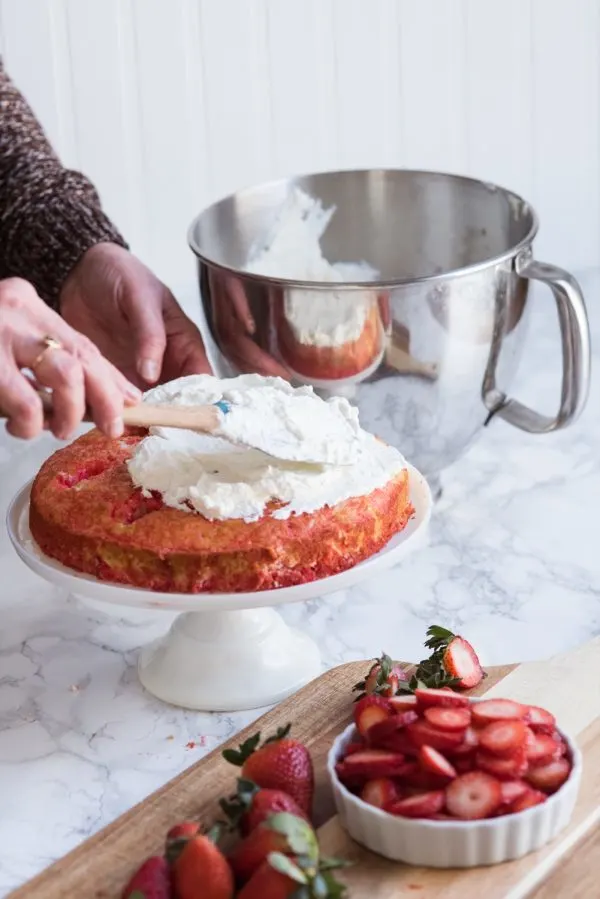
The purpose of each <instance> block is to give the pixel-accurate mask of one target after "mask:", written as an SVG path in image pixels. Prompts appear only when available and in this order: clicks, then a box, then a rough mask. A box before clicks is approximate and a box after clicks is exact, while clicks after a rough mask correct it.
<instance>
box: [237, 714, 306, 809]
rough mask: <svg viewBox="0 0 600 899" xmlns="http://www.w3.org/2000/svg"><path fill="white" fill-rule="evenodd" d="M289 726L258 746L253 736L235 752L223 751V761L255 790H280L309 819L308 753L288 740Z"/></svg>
mask: <svg viewBox="0 0 600 899" xmlns="http://www.w3.org/2000/svg"><path fill="white" fill-rule="evenodd" d="M290 728H291V725H290V724H288V725H287V726H286V727H283V728H280V729H279V730H278V731H277V733H276V734H275V735H274V736H273V737H269V738H268V739H267V740H265V742H264V743H263V744H262V746H260V745H259V744H260V733H258V734H254V736H253V737H250V738H249V739H248V740H246V741H245V743H243V744H242V745H241V746H240V748H239V749H226V750H225V751H224V752H223V757H224V758H225V759H226V760H227V761H228V762H231V763H232V764H233V765H238V766H239V767H241V769H242V775H243V777H244V779H245V780H251V781H252V782H253V783H255V784H257V785H258V786H259V787H263V788H264V789H269V790H282V791H283V792H284V793H287V794H288V796H291V797H292V799H294V800H295V802H297V804H298V805H299V807H300V808H301V809H302V811H303V812H304V813H305V814H307V815H310V811H311V808H312V800H313V791H314V772H313V764H312V760H311V757H310V753H309V751H308V749H307V748H306V746H303V744H302V743H300V742H299V741H298V740H292V739H291V738H290V737H288V734H289V732H290Z"/></svg>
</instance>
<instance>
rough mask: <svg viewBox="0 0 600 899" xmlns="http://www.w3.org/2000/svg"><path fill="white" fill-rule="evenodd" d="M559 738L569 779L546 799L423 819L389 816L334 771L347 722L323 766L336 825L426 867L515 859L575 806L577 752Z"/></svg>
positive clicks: (350, 733)
mask: <svg viewBox="0 0 600 899" xmlns="http://www.w3.org/2000/svg"><path fill="white" fill-rule="evenodd" d="M559 732H560V733H561V734H562V736H563V737H564V739H565V741H566V743H567V745H568V747H569V754H570V756H571V761H572V766H573V767H572V769H571V774H570V775H569V778H568V780H567V781H565V783H564V784H563V785H562V787H560V789H559V790H557V791H556V793H554V794H553V795H552V796H549V797H548V799H547V800H546V802H543V803H542V804H541V805H535V806H533V807H532V808H529V809H526V810H525V811H523V812H516V813H515V814H513V815H502V816H499V817H497V818H488V819H485V820H482V821H429V820H426V819H420V818H402V817H400V816H398V815H390V814H388V812H384V811H382V810H381V809H379V808H376V807H375V806H373V805H369V804H368V803H366V802H363V801H362V799H359V797H358V796H354V795H353V794H352V793H351V792H350V791H349V790H347V789H346V787H345V786H344V785H343V784H342V783H341V781H340V780H339V778H338V776H337V774H336V773H335V765H336V763H337V762H338V761H340V760H341V759H342V758H343V756H344V754H345V749H346V746H347V745H348V743H350V742H352V740H355V739H356V737H357V731H356V728H355V727H354V725H353V724H352V725H350V726H349V727H347V728H346V730H345V731H344V732H343V733H342V734H340V736H339V737H338V738H337V739H336V740H335V742H334V743H333V746H332V747H331V749H330V750H329V755H328V757H327V770H328V774H329V779H330V781H331V785H332V788H333V795H334V799H335V804H336V807H337V812H338V815H339V817H340V821H341V824H342V826H343V827H344V828H345V830H347V832H348V833H349V834H350V836H351V837H352V839H353V840H355V841H356V842H357V843H360V844H361V845H362V846H365V847H366V848H367V849H370V850H371V851H372V852H376V853H377V854H378V855H383V856H385V858H389V859H391V860H392V861H397V862H404V863H405V864H407V865H415V866H419V867H426V868H475V867H478V866H480V865H496V864H499V863H500V862H506V861H510V860H511V859H516V858H521V857H522V856H524V855H527V854H528V853H530V852H534V851H535V850H536V849H540V848H541V847H542V846H544V845H545V844H546V843H548V842H550V840H553V839H554V837H555V836H557V835H558V834H559V833H560V831H561V830H563V829H564V828H565V827H566V826H567V824H568V823H569V821H570V820H571V816H572V814H573V811H574V809H575V803H576V801H577V795H578V793H579V786H580V783H581V771H582V767H583V762H582V757H581V752H580V751H579V749H578V748H577V746H576V745H575V742H574V741H573V740H572V739H571V738H570V737H569V736H568V734H565V733H564V732H563V731H559Z"/></svg>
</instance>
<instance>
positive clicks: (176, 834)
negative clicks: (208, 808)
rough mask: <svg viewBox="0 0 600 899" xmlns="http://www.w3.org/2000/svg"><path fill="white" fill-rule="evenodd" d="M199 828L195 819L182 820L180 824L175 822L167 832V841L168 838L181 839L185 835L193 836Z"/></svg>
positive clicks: (185, 836)
mask: <svg viewBox="0 0 600 899" xmlns="http://www.w3.org/2000/svg"><path fill="white" fill-rule="evenodd" d="M199 830H200V825H199V824H198V822H197V821H183V822H182V823H181V824H175V825H173V827H172V828H171V829H170V830H169V831H168V833H167V842H169V841H170V840H181V839H186V838H187V837H195V836H196V834H197V833H198V831H199Z"/></svg>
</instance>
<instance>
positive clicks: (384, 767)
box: [344, 749, 406, 780]
mask: <svg viewBox="0 0 600 899" xmlns="http://www.w3.org/2000/svg"><path fill="white" fill-rule="evenodd" d="M344 767H345V770H346V772H347V774H348V777H349V778H350V779H351V780H352V779H353V778H355V777H361V778H362V779H363V780H371V779H372V778H374V777H400V775H401V774H402V772H403V771H404V769H405V767H406V762H405V759H404V756H403V755H401V754H400V753H399V752H388V751H387V750H385V749H365V750H364V751H363V752H355V753H354V754H353V755H349V756H347V757H346V758H345V759H344Z"/></svg>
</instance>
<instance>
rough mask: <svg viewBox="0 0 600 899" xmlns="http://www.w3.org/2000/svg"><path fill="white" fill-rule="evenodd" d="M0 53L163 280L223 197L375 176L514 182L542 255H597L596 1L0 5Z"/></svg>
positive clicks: (64, 151)
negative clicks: (325, 175)
mask: <svg viewBox="0 0 600 899" xmlns="http://www.w3.org/2000/svg"><path fill="white" fill-rule="evenodd" d="M0 49H1V52H2V54H3V55H4V58H5V63H6V66H7V68H8V70H9V72H10V73H11V75H12V76H13V78H14V79H15V81H16V82H17V84H18V85H19V86H20V87H21V89H22V90H23V91H24V93H25V94H26V96H27V97H28V99H29V101H30V102H31V104H32V105H33V107H34V109H35V111H36V112H37V114H38V115H39V117H40V119H41V120H42V122H43V124H44V126H45V127H46V129H47V132H48V134H49V136H50V138H51V140H52V141H53V142H54V144H55V146H56V147H57V149H58V151H59V152H60V154H61V156H62V158H63V160H64V161H65V163H67V164H68V165H70V166H73V167H76V168H80V169H82V170H83V171H85V172H86V173H87V174H88V175H89V176H90V177H91V178H92V179H93V180H94V182H95V184H96V186H97V187H98V189H99V191H100V193H101V195H102V198H103V201H104V204H105V207H106V209H107V211H108V212H109V214H110V215H111V216H112V217H113V218H114V220H115V221H116V222H117V224H118V225H119V226H120V227H121V229H122V230H123V232H124V233H125V235H126V236H127V238H128V239H129V240H130V242H131V244H132V246H133V248H134V249H135V250H136V251H137V252H138V253H139V254H140V255H141V256H142V258H144V259H145V260H146V261H147V262H149V263H150V264H151V265H152V266H153V267H154V268H155V269H156V270H157V271H158V272H159V273H160V274H161V275H162V276H163V277H165V278H167V279H168V280H170V281H171V283H173V282H175V283H181V282H182V279H183V278H184V277H185V278H187V277H188V274H189V272H190V271H191V258H190V254H189V251H188V249H187V246H186V227H187V225H188V223H189V221H190V220H191V219H192V217H193V216H194V214H195V213H196V212H198V211H199V210H200V209H201V208H203V207H204V206H206V205H207V204H209V203H211V202H212V201H214V200H215V199H218V198H219V197H220V196H222V195H224V194H226V193H229V192H230V191H233V190H235V189H236V188H238V187H240V186H245V185H247V184H251V183H254V182H259V181H261V180H265V179H270V178H274V177H278V176H281V175H285V174H290V173H294V172H302V171H316V170H321V169H328V168H351V167H370V166H409V167H410V166H412V167H418V168H431V169H442V170H448V171H453V172H457V173H462V174H469V175H473V176H476V177H481V178H484V179H486V180H490V181H496V182H498V183H499V184H502V185H506V186H509V187H512V188H513V189H514V190H516V191H518V192H520V193H522V194H524V195H525V196H526V197H527V198H528V199H530V200H531V201H532V202H533V203H534V205H535V207H536V208H537V211H538V213H539V215H540V217H541V221H542V230H541V234H540V238H539V240H538V245H537V248H538V253H537V255H538V256H539V257H543V258H545V259H546V260H547V261H552V262H555V263H557V264H562V265H564V266H568V267H570V268H574V269H583V268H587V267H590V266H595V265H599V264H600V96H599V92H600V3H598V0H0Z"/></svg>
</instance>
